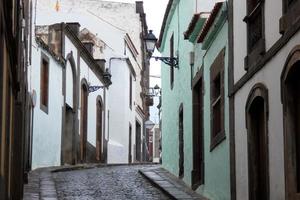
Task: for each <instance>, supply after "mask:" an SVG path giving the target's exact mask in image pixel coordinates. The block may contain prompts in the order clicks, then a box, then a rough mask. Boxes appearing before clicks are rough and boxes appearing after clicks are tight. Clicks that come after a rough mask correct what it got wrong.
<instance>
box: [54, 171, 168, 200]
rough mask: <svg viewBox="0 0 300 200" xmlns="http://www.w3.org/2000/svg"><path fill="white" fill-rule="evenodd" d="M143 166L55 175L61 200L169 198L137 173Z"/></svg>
mask: <svg viewBox="0 0 300 200" xmlns="http://www.w3.org/2000/svg"><path fill="white" fill-rule="evenodd" d="M141 168H145V167H141V166H118V167H117V166H115V167H103V168H95V169H88V170H76V171H69V172H58V173H53V177H54V180H55V183H56V188H57V195H58V199H64V200H75V199H76V200H92V199H116V200H119V199H168V197H166V196H165V195H164V194H163V193H162V192H161V191H160V190H158V189H157V188H155V187H153V186H152V185H151V184H150V183H149V182H148V181H147V180H146V179H145V178H144V177H142V176H141V175H140V174H139V173H138V170H139V169H141Z"/></svg>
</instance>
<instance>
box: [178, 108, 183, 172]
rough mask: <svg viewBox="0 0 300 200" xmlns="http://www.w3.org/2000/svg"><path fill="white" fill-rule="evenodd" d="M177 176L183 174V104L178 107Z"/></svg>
mask: <svg viewBox="0 0 300 200" xmlns="http://www.w3.org/2000/svg"><path fill="white" fill-rule="evenodd" d="M178 176H179V178H182V177H183V176H184V139H183V106H182V104H181V106H180V109H179V174H178Z"/></svg>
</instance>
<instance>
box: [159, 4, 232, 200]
mask: <svg viewBox="0 0 300 200" xmlns="http://www.w3.org/2000/svg"><path fill="white" fill-rule="evenodd" d="M201 4H203V8H205V9H207V8H210V10H207V11H208V12H210V13H206V12H203V11H204V10H202V9H201ZM172 44H173V45H172ZM158 46H159V47H160V48H159V49H160V51H161V53H162V56H170V55H172V48H174V50H173V52H174V53H173V55H174V56H178V59H179V66H178V67H179V68H173V70H172V67H170V66H168V65H165V64H163V66H162V127H161V128H162V165H163V167H164V168H165V169H167V170H168V171H170V172H171V173H172V174H174V175H175V176H177V177H179V178H182V180H183V181H184V182H185V183H186V184H187V185H189V186H190V187H191V188H193V189H194V190H195V191H196V192H198V193H199V194H201V195H202V196H204V197H206V198H208V199H214V200H218V199H220V200H221V199H222V200H223V199H224V200H226V199H231V194H230V191H231V190H230V185H231V184H230V148H229V99H228V22H227V5H226V2H223V3H217V4H214V3H212V1H210V0H198V1H197V0H194V1H192V0H189V1H186V0H185V1H184V0H173V1H172V0H170V1H169V5H168V8H167V11H166V15H165V19H164V23H163V26H162V31H161V35H160V39H159V41H158ZM172 46H174V47H172ZM172 71H174V75H172ZM172 78H173V83H172ZM218 88H219V89H218ZM218 95H219V96H218ZM200 105H201V106H200Z"/></svg>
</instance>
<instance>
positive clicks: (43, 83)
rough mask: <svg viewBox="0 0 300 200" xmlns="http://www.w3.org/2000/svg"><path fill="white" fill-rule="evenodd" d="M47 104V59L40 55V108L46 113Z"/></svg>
mask: <svg viewBox="0 0 300 200" xmlns="http://www.w3.org/2000/svg"><path fill="white" fill-rule="evenodd" d="M48 103H49V58H48V57H47V56H46V55H45V54H42V58H41V77H40V108H41V110H43V111H44V112H45V113H48Z"/></svg>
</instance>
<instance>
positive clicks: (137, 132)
mask: <svg viewBox="0 0 300 200" xmlns="http://www.w3.org/2000/svg"><path fill="white" fill-rule="evenodd" d="M141 131H142V130H141V125H140V123H139V122H138V121H136V122H135V145H136V146H135V160H136V161H141Z"/></svg>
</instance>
